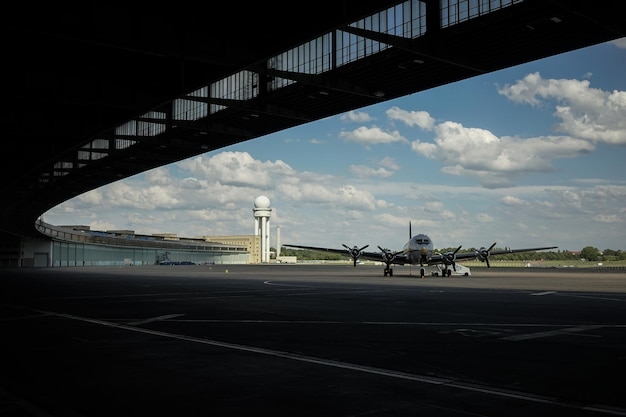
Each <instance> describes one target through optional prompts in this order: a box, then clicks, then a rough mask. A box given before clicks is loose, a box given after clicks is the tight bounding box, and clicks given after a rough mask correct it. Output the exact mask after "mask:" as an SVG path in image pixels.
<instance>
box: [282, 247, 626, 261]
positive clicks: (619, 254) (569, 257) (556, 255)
mask: <svg viewBox="0 0 626 417" xmlns="http://www.w3.org/2000/svg"><path fill="white" fill-rule="evenodd" d="M455 249H456V248H443V249H436V250H435V252H436V253H437V252H440V253H446V252H454V250H455ZM507 249H508V248H497V247H496V248H493V249H492V251H498V250H507ZM477 250H478V249H476V248H468V249H461V250H459V252H457V253H467V252H470V253H473V252H475V251H477ZM272 251H274V253H276V252H275V249H274V248H272ZM280 255H281V256H296V257H297V258H298V259H301V260H328V261H335V260H341V259H344V258H345V257H346V256H348V257H349V256H350V255H349V254H348V253H347V251H346V254H345V255H342V254H338V253H331V252H321V251H314V250H308V249H290V248H281V250H280ZM498 259H499V260H503V261H540V260H545V261H578V260H586V261H590V262H598V261H603V262H612V261H623V260H626V252H624V251H622V250H621V249H618V250H613V249H605V250H603V251H601V250H599V249H598V248H595V247H593V246H585V247H584V248H583V249H582V250H581V251H568V250H557V251H539V252H521V253H507V254H502V255H498Z"/></svg>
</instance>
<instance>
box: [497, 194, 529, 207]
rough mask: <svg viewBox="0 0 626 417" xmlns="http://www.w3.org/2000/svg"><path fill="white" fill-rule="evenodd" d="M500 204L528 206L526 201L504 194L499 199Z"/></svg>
mask: <svg viewBox="0 0 626 417" xmlns="http://www.w3.org/2000/svg"><path fill="white" fill-rule="evenodd" d="M500 201H501V202H502V204H504V205H506V206H528V205H529V204H528V202H527V201H524V200H522V199H521V198H518V197H514V196H512V195H505V196H504V197H502V198H501V199H500Z"/></svg>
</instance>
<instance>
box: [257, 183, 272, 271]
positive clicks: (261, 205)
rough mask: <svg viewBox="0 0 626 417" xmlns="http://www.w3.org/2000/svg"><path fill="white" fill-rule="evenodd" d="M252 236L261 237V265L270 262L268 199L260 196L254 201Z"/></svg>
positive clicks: (269, 212) (269, 213)
mask: <svg viewBox="0 0 626 417" xmlns="http://www.w3.org/2000/svg"><path fill="white" fill-rule="evenodd" d="M252 212H253V213H254V235H255V236H261V263H269V261H270V215H271V214H272V209H271V208H270V199H269V198H267V197H266V196H264V195H260V196H258V197H257V198H255V199H254V209H252Z"/></svg>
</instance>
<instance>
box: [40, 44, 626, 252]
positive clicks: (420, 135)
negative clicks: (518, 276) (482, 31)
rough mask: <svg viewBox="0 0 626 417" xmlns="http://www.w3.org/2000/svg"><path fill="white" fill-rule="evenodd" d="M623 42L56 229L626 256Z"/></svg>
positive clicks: (162, 179)
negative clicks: (257, 230) (263, 216)
mask: <svg viewBox="0 0 626 417" xmlns="http://www.w3.org/2000/svg"><path fill="white" fill-rule="evenodd" d="M625 68H626V38H624V39H621V40H618V41H615V42H608V43H605V44H601V45H596V46H592V47H589V48H584V49H580V50H577V51H573V52H569V53H565V54H562V55H558V56H554V57H550V58H546V59H542V60H538V61H535V62H531V63H528V64H524V65H520V66H516V67H513V68H509V69H506V70H502V71H497V72H493V73H490V74H486V75H483V76H479V77H475V78H472V79H469V80H464V81H461V82H457V83H453V84H449V85H446V86H442V87H438V88H434V89H431V90H428V91H423V92H420V93H416V94H412V95H409V96H406V97H402V98H398V99H395V100H390V101H387V102H384V103H380V104H377V105H373V106H369V107H365V108H361V109H358V110H356V111H352V112H349V113H344V114H339V115H336V116H333V117H330V118H327V119H324V120H320V121H317V122H313V123H309V124H306V125H303V126H299V127H295V128H292V129H288V130H285V131H282V132H278V133H275V134H271V135H267V136H264V137H261V138H258V139H254V140H250V141H247V142H244V143H240V144H237V145H234V146H230V147H226V148H222V149H219V150H216V151H212V152H209V153H206V154H203V155H199V156H196V157H193V158H190V159H187V160H185V161H181V162H178V163H175V164H171V165H167V166H164V167H160V168H157V169H154V170H151V171H147V172H145V173H142V174H138V175H135V176H133V177H130V178H127V179H124V180H122V181H119V182H117V183H114V184H110V185H107V186H105V187H102V188H99V189H97V190H93V191H90V192H88V193H85V194H83V195H80V196H78V197H76V198H74V199H72V200H69V201H67V202H65V203H63V204H61V205H59V206H57V207H55V208H53V209H52V210H50V211H49V212H47V213H45V214H44V215H43V218H44V220H45V221H46V222H49V223H52V224H56V225H68V224H81V225H89V226H91V228H92V229H94V230H111V229H131V230H134V231H135V232H136V233H138V234H152V233H176V234H178V235H179V236H184V237H197V236H216V235H242V234H253V233H254V218H253V215H252V208H253V206H254V199H255V198H256V197H257V196H259V195H265V196H267V197H268V198H269V199H270V202H271V208H272V216H271V245H272V246H275V245H276V235H277V233H276V230H277V229H276V227H277V226H280V241H281V243H282V244H298V245H311V246H324V247H335V248H340V247H341V245H342V244H344V243H345V244H346V245H348V246H353V245H358V246H359V247H360V246H364V245H366V244H369V245H371V247H372V248H374V249H375V248H376V246H377V245H378V246H381V247H386V248H389V249H392V250H399V249H401V248H402V246H403V245H404V243H405V242H406V240H407V239H408V237H409V222H411V225H412V232H413V234H417V233H425V234H427V235H429V236H430V237H431V238H432V239H433V241H434V244H435V247H436V248H446V247H456V246H458V245H463V247H464V248H470V247H475V248H477V247H480V246H489V245H491V244H492V243H493V242H497V246H498V247H505V246H508V247H513V248H526V247H535V246H558V247H559V249H562V250H580V249H582V248H583V247H585V246H594V247H597V248H598V249H600V250H603V249H622V250H626V75H624V74H625V73H624V70H625Z"/></svg>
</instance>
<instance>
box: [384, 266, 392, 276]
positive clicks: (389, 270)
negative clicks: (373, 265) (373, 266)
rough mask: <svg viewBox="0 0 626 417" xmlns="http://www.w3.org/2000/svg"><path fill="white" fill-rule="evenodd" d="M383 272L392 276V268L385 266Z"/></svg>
mask: <svg viewBox="0 0 626 417" xmlns="http://www.w3.org/2000/svg"><path fill="white" fill-rule="evenodd" d="M383 273H384V274H385V276H386V277H392V276H393V268H385V270H384V271H383Z"/></svg>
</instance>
